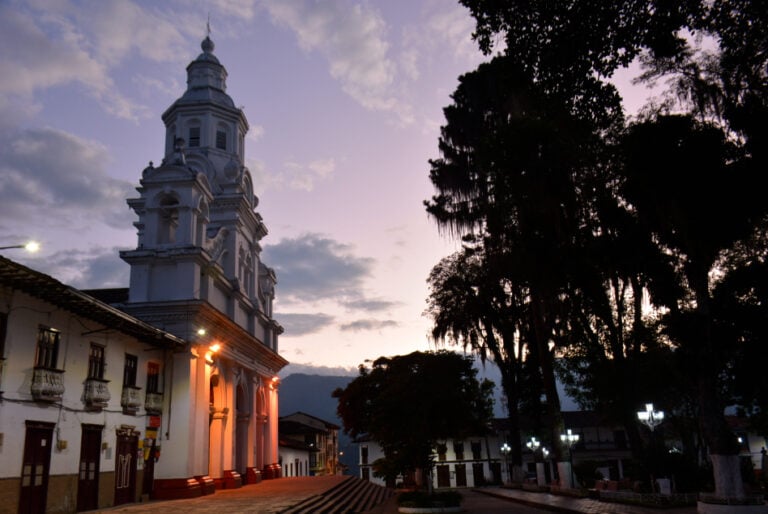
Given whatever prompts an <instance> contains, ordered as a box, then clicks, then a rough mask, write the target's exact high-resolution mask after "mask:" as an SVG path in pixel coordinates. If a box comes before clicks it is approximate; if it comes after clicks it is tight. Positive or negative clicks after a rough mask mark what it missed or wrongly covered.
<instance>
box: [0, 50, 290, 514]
mask: <svg viewBox="0 0 768 514" xmlns="http://www.w3.org/2000/svg"><path fill="white" fill-rule="evenodd" d="M202 49H203V52H202V53H201V54H200V55H199V56H198V57H197V58H196V59H195V60H194V61H192V62H191V63H190V64H189V66H188V67H187V75H188V79H187V90H186V91H185V93H184V94H183V95H182V96H181V98H179V99H178V100H177V101H176V102H174V103H173V105H171V106H170V107H169V108H168V109H167V110H166V112H165V113H164V114H163V116H162V119H163V122H164V124H165V126H166V137H165V156H164V158H163V159H162V162H161V164H160V165H158V166H154V165H153V164H152V163H150V165H149V166H148V167H147V168H146V169H145V170H144V171H143V172H142V175H141V178H140V186H139V187H138V188H137V191H138V196H137V197H136V198H131V199H129V200H128V204H129V206H130V208H131V209H132V210H133V211H134V213H135V214H136V216H137V220H136V222H135V223H134V225H135V226H136V228H137V232H138V241H137V246H136V248H135V249H132V250H127V251H122V252H121V253H120V257H121V258H122V259H123V260H124V261H125V262H127V263H128V264H129V265H130V285H129V288H128V289H118V290H115V289H112V290H92V291H78V290H76V289H74V288H71V287H68V286H66V285H64V284H61V283H60V282H58V281H57V280H55V279H54V278H52V277H49V276H47V275H43V274H41V273H38V272H36V271H34V270H31V269H29V268H26V267H24V266H21V265H19V264H17V263H14V262H13V261H10V260H8V259H4V258H2V257H0V359H2V361H0V362H2V368H0V370H2V373H0V391H2V395H1V396H0V459H1V460H2V462H3V465H2V466H0V503H2V504H3V505H4V507H5V506H9V505H17V506H18V508H13V509H12V510H11V511H10V512H20V513H22V512H23V513H27V512H75V511H82V510H89V509H95V508H103V507H108V506H112V505H117V504H120V503H126V502H133V501H137V500H139V499H140V498H141V497H142V495H149V496H150V497H152V498H155V499H171V498H186V497H193V496H198V495H202V494H210V493H212V492H214V491H215V489H216V488H224V487H238V486H240V485H241V484H242V483H244V482H256V481H259V480H261V479H262V478H275V477H278V476H280V466H279V464H278V460H279V457H278V385H279V384H278V380H277V373H278V372H279V371H280V370H281V369H282V368H283V367H284V366H285V365H286V364H287V361H286V360H285V359H284V358H283V357H281V356H280V355H279V353H278V337H279V335H280V334H281V333H282V327H281V326H280V324H279V323H277V322H276V321H275V319H274V317H273V313H272V303H273V300H274V295H275V285H276V277H275V273H274V272H273V270H272V269H270V268H269V267H268V266H267V265H266V264H265V263H263V262H262V261H261V246H260V240H261V239H262V238H263V237H264V236H265V235H266V234H267V230H266V227H265V225H264V223H263V220H262V218H261V216H260V215H259V214H258V212H257V211H256V207H257V204H258V199H257V198H256V196H255V195H254V193H253V186H252V179H251V176H250V173H249V171H248V170H247V168H245V167H244V165H243V163H244V152H245V148H244V142H245V135H246V133H247V131H248V122H247V120H246V118H245V115H244V113H243V112H242V110H241V109H239V108H237V107H235V104H234V102H233V101H232V99H231V98H230V97H229V95H228V94H227V93H226V78H227V72H226V70H225V68H224V67H223V66H222V65H221V63H220V62H219V61H218V59H217V58H216V56H215V55H214V54H213V49H214V46H213V42H212V41H211V40H210V39H209V38H206V39H205V40H204V41H203V44H202Z"/></svg>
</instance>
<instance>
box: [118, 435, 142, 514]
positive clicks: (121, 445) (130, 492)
mask: <svg viewBox="0 0 768 514" xmlns="http://www.w3.org/2000/svg"><path fill="white" fill-rule="evenodd" d="M138 449H139V436H138V434H136V432H133V431H132V430H123V429H118V431H117V444H116V445H115V454H116V455H115V505H121V504H123V503H130V502H133V501H135V499H136V456H137V454H138Z"/></svg>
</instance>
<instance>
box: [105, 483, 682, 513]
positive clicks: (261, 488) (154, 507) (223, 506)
mask: <svg viewBox="0 0 768 514" xmlns="http://www.w3.org/2000/svg"><path fill="white" fill-rule="evenodd" d="M345 478H346V477H344V476H323V477H292V478H279V479H275V480H264V481H263V482H261V483H259V484H252V485H245V486H243V487H241V488H239V489H222V490H217V491H216V493H215V494H212V495H207V496H201V497H198V498H190V499H186V500H168V501H150V502H146V503H133V504H127V505H119V506H117V507H112V508H109V509H102V510H98V511H91V512H99V513H101V512H103V513H107V514H152V513H158V512H175V513H179V514H181V513H184V514H186V513H195V514H214V513H216V514H222V513H233V514H234V513H242V514H278V513H279V512H281V511H283V510H285V509H287V508H289V507H291V506H293V505H296V504H298V503H300V502H302V501H304V500H306V499H307V498H309V497H311V496H313V495H318V494H322V493H324V492H325V491H327V490H329V489H331V488H333V487H334V486H336V485H338V484H339V483H340V482H341V481H342V480H344V479H345ZM464 494H465V496H466V497H467V500H468V501H467V502H466V503H467V504H466V505H465V510H464V512H465V513H466V514H486V510H485V509H479V510H478V509H477V508H473V506H474V505H478V504H479V502H477V501H475V500H473V499H472V498H475V497H476V496H477V495H480V494H483V495H489V496H493V497H494V498H497V499H498V500H499V501H500V502H502V501H504V502H508V503H513V502H514V503H517V504H522V505H525V506H527V507H530V508H531V510H528V509H525V510H526V512H531V511H536V510H537V509H538V510H541V511H549V512H566V513H576V514H659V512H660V511H659V510H658V509H651V508H644V507H636V506H631V505H623V504H619V503H607V502H601V501H598V500H593V499H588V498H570V497H567V496H558V495H553V494H548V493H535V492H528V491H522V490H519V489H506V488H501V487H484V488H479V489H474V490H471V491H470V490H467V491H465V492H464ZM521 510H522V509H521ZM509 512H515V510H513V509H512V508H511V506H510V509H509ZM662 512H664V513H665V514H695V513H696V507H685V508H679V509H665V510H664V511H662ZM395 513H397V501H396V497H392V498H391V499H390V500H388V501H387V502H386V503H384V504H382V505H379V506H378V507H376V508H374V509H372V510H370V511H368V512H367V513H366V514H395Z"/></svg>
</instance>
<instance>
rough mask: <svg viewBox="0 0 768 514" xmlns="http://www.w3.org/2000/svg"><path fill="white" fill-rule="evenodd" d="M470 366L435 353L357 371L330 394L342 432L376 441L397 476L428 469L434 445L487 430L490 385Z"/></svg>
mask: <svg viewBox="0 0 768 514" xmlns="http://www.w3.org/2000/svg"><path fill="white" fill-rule="evenodd" d="M472 363H473V359H472V358H471V357H467V356H463V355H459V354H457V353H453V352H447V351H439V352H413V353H411V354H408V355H403V356H395V357H380V358H378V359H376V360H375V361H374V362H373V363H372V366H371V367H370V368H368V367H366V366H360V368H359V375H358V376H357V378H355V379H354V380H352V382H350V383H349V385H348V386H347V387H346V388H344V389H337V390H336V391H334V393H333V396H334V397H335V398H338V401H339V405H338V414H339V417H340V418H341V420H342V423H343V425H344V431H345V432H346V433H348V434H350V435H351V436H353V437H358V436H363V435H365V436H366V437H369V438H371V439H372V440H374V441H376V442H377V443H378V444H379V445H380V446H381V448H382V450H383V451H384V454H385V456H386V458H387V460H388V461H390V463H391V464H392V466H394V467H395V469H398V470H399V471H400V472H407V471H413V470H416V469H430V468H431V455H432V453H433V451H434V449H435V448H436V445H437V443H438V442H439V441H441V440H445V439H448V438H462V437H467V436H469V435H477V434H482V433H484V432H485V431H486V430H487V425H488V422H489V420H490V418H491V415H492V407H493V399H492V390H493V383H492V382H490V381H487V380H484V381H482V382H480V381H478V380H477V378H476V376H477V370H476V369H474V367H473V365H472ZM390 468H391V466H390Z"/></svg>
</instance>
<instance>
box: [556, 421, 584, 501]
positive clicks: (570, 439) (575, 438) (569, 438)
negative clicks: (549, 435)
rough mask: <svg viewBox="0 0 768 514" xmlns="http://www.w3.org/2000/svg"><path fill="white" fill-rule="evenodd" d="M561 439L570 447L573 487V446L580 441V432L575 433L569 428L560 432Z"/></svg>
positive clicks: (572, 484)
mask: <svg viewBox="0 0 768 514" xmlns="http://www.w3.org/2000/svg"><path fill="white" fill-rule="evenodd" d="M560 441H562V442H563V444H564V445H566V446H567V447H568V460H569V462H570V464H571V466H570V467H571V487H573V486H574V480H573V447H574V446H576V443H578V442H579V434H574V433H573V432H572V431H571V429H570V428H569V429H568V430H566V433H565V434H560Z"/></svg>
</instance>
